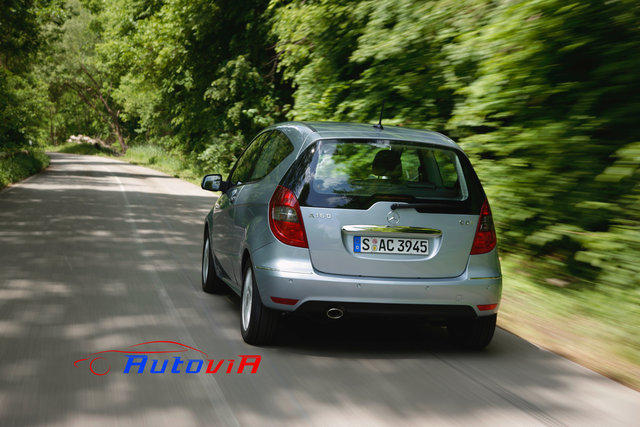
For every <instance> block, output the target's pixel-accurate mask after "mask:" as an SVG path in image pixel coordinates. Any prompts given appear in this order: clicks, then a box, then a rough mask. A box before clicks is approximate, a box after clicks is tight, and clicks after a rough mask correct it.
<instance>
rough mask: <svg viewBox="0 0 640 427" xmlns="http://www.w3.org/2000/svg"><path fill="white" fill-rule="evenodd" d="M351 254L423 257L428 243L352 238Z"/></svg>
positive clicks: (363, 237) (415, 240) (391, 238)
mask: <svg viewBox="0 0 640 427" xmlns="http://www.w3.org/2000/svg"><path fill="white" fill-rule="evenodd" d="M353 252H357V253H377V254H407V255H425V254H427V253H428V252H429V241H428V240H425V239H400V238H397V237H366V236H354V237H353Z"/></svg>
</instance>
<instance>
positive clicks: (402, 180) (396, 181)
mask: <svg viewBox="0 0 640 427" xmlns="http://www.w3.org/2000/svg"><path fill="white" fill-rule="evenodd" d="M296 162H297V163H300V162H304V163H305V164H298V165H295V164H294V165H293V166H292V169H290V173H288V175H290V176H285V179H284V180H283V181H285V180H287V179H289V180H291V179H295V178H297V179H298V180H299V182H298V186H297V187H298V190H299V196H298V198H299V201H300V203H301V205H303V206H315V207H328V208H352V209H368V208H369V207H370V206H371V205H372V204H373V203H375V202H377V201H383V200H384V201H397V202H409V203H429V204H430V205H431V206H432V207H433V209H431V210H430V211H433V212H437V211H451V210H453V211H456V212H461V211H466V210H468V209H470V208H472V206H471V205H474V206H475V205H476V204H477V200H476V199H478V198H479V196H478V194H477V193H478V192H480V193H481V191H482V190H481V189H480V188H479V183H477V177H476V176H475V173H473V170H472V169H471V166H470V164H469V162H468V160H467V159H466V157H465V156H463V155H461V153H459V152H458V150H453V149H447V148H443V147H439V146H433V145H427V144H423V143H412V142H407V141H393V140H320V141H318V142H316V143H315V144H314V145H312V146H311V147H309V149H307V152H306V153H304V154H303V155H302V156H301V157H299V159H298V160H297V161H296ZM292 174H293V175H296V174H297V177H294V176H291V175H292ZM289 184H294V186H295V183H294V182H291V183H289ZM290 188H291V187H290ZM480 197H481V194H480ZM480 203H481V202H480ZM443 208H444V210H443ZM478 209H479V208H478ZM476 213H477V212H476Z"/></svg>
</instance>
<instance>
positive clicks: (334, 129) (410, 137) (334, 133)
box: [269, 121, 460, 149]
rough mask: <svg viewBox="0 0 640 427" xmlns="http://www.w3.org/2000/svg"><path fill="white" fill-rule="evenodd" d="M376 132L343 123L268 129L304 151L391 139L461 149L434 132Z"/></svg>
mask: <svg viewBox="0 0 640 427" xmlns="http://www.w3.org/2000/svg"><path fill="white" fill-rule="evenodd" d="M383 126H384V129H382V130H380V129H376V128H374V127H373V125H371V124H363V123H342V122H297V121H296V122H293V121H292V122H283V123H277V124H275V125H273V126H270V127H269V129H280V130H282V131H284V132H285V133H286V134H287V136H289V138H290V139H291V140H292V141H293V142H294V143H296V145H298V144H300V148H305V147H307V146H308V145H310V144H311V143H313V142H314V141H316V140H318V139H334V138H335V139H338V138H344V139H346V138H350V139H353V138H358V139H360V138H362V139H391V140H401V141H412V142H424V143H428V144H434V145H442V146H445V147H452V148H458V149H460V147H459V146H458V145H457V144H456V143H455V142H453V141H452V140H451V139H449V138H447V137H446V136H444V135H442V134H440V133H438V132H433V131H428V130H420V129H410V128H405V127H401V126H387V125H384V124H383Z"/></svg>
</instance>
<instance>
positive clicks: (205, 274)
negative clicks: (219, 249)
mask: <svg viewBox="0 0 640 427" xmlns="http://www.w3.org/2000/svg"><path fill="white" fill-rule="evenodd" d="M200 276H201V280H202V290H203V291H205V292H206V293H208V294H219V293H222V292H224V291H225V284H224V282H223V281H222V279H221V278H220V277H218V274H217V273H216V267H215V260H214V258H213V255H211V243H210V240H209V233H208V232H205V236H204V242H203V244H202V274H201V275H200Z"/></svg>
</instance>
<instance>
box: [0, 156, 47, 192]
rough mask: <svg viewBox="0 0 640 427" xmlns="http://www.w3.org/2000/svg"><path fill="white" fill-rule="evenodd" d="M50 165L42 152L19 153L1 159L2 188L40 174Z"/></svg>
mask: <svg viewBox="0 0 640 427" xmlns="http://www.w3.org/2000/svg"><path fill="white" fill-rule="evenodd" d="M48 165H49V156H47V155H46V154H45V153H44V152H42V151H19V152H16V153H12V154H5V155H4V157H0V188H4V187H6V186H7V185H9V184H11V183H13V182H17V181H20V180H21V179H24V178H26V177H28V176H30V175H33V174H35V173H38V172H40V171H41V170H43V169H44V168H46V167H47V166H48Z"/></svg>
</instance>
